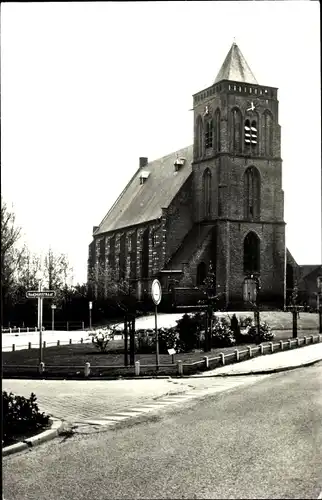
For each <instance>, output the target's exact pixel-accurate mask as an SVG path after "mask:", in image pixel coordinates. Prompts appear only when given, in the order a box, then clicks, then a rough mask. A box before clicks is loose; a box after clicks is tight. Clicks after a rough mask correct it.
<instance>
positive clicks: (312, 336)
mask: <svg viewBox="0 0 322 500" xmlns="http://www.w3.org/2000/svg"><path fill="white" fill-rule="evenodd" d="M311 340H312V344H314V335H311Z"/></svg>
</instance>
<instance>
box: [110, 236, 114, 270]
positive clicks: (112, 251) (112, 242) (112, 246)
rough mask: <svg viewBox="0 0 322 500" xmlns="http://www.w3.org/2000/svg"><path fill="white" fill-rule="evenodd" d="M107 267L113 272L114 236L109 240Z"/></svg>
mask: <svg viewBox="0 0 322 500" xmlns="http://www.w3.org/2000/svg"><path fill="white" fill-rule="evenodd" d="M109 265H110V268H111V269H112V270H113V271H114V270H115V234H114V235H113V236H112V237H111V238H110V251H109Z"/></svg>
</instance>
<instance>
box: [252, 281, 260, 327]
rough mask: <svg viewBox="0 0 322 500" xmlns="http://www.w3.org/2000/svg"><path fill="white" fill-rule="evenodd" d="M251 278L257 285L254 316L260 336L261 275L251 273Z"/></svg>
mask: <svg viewBox="0 0 322 500" xmlns="http://www.w3.org/2000/svg"><path fill="white" fill-rule="evenodd" d="M250 278H251V279H252V280H254V282H255V286H256V297H255V304H254V305H255V309H254V316H255V318H254V319H255V325H256V329H257V335H258V337H259V336H260V318H259V292H260V290H261V282H260V278H259V276H255V275H254V274H251V275H250Z"/></svg>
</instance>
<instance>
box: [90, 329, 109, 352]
mask: <svg viewBox="0 0 322 500" xmlns="http://www.w3.org/2000/svg"><path fill="white" fill-rule="evenodd" d="M89 335H90V336H91V337H93V344H94V345H95V347H97V349H99V350H100V351H101V352H106V351H107V348H108V344H109V342H110V340H112V339H113V338H114V331H113V330H110V329H109V328H107V329H103V328H100V329H99V330H95V331H94V332H92V333H90V334H89Z"/></svg>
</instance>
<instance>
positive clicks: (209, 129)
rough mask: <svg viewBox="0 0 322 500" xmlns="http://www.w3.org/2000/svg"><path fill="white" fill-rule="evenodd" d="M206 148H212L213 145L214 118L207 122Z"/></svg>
mask: <svg viewBox="0 0 322 500" xmlns="http://www.w3.org/2000/svg"><path fill="white" fill-rule="evenodd" d="M205 132H206V133H205V148H206V149H210V148H212V146H213V123H212V120H208V121H207V123H206V131H205Z"/></svg>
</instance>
